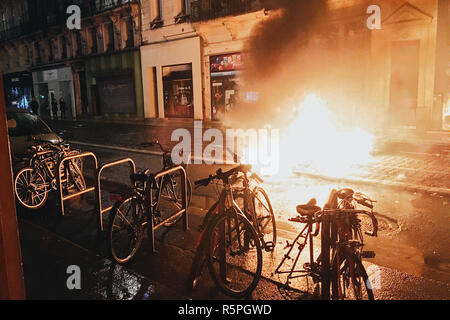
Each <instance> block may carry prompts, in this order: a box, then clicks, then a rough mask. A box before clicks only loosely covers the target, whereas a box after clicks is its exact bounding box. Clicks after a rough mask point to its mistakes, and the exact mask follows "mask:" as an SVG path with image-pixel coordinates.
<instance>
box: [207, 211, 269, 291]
mask: <svg viewBox="0 0 450 320" xmlns="http://www.w3.org/2000/svg"><path fill="white" fill-rule="evenodd" d="M207 236H208V240H207V247H206V258H207V264H208V269H209V272H210V274H211V277H212V279H213V281H214V282H215V283H216V285H217V286H218V287H219V288H220V290H222V292H224V293H225V294H227V295H229V296H231V297H234V298H243V297H247V296H249V295H250V294H251V293H252V292H253V290H254V289H255V288H256V286H257V284H258V282H259V279H260V278H261V271H262V249H261V244H260V242H259V238H258V236H257V234H256V232H255V230H254V228H253V226H252V225H251V224H250V222H249V221H248V220H247V219H246V218H244V217H243V216H241V215H236V214H235V213H229V214H225V215H220V216H218V217H217V218H216V220H215V221H213V223H212V224H211V225H210V227H209V228H208V230H207Z"/></svg>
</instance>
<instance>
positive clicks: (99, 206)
mask: <svg viewBox="0 0 450 320" xmlns="http://www.w3.org/2000/svg"><path fill="white" fill-rule="evenodd" d="M124 163H128V164H129V165H130V172H131V174H135V173H136V164H135V163H134V161H133V159H131V158H124V159H121V160H117V161H113V162H110V163H106V164H104V165H103V166H102V167H101V168H99V169H98V170H97V175H96V177H97V178H96V181H95V189H96V192H95V198H96V199H95V200H96V201H95V203H96V211H97V212H98V228H99V230H100V231H103V214H105V213H107V212H109V211H110V210H111V209H112V208H113V206H109V207H108V208H102V190H101V175H102V172H103V170H105V169H106V168H111V167H114V166H117V165H120V164H124Z"/></svg>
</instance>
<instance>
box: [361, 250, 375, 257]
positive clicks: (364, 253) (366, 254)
mask: <svg viewBox="0 0 450 320" xmlns="http://www.w3.org/2000/svg"><path fill="white" fill-rule="evenodd" d="M361 258H365V259H373V258H375V251H362V252H361Z"/></svg>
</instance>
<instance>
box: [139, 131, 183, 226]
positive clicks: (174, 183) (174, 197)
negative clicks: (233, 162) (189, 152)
mask: <svg viewBox="0 0 450 320" xmlns="http://www.w3.org/2000/svg"><path fill="white" fill-rule="evenodd" d="M140 146H141V147H154V146H157V147H159V149H160V150H161V151H162V153H163V155H162V160H163V167H162V169H161V170H162V171H165V170H168V169H170V168H174V167H176V165H175V164H174V163H173V161H172V154H171V151H169V150H167V149H166V148H164V147H163V146H162V144H161V143H160V142H159V141H158V139H153V141H152V142H143V143H141V144H140ZM181 166H182V167H183V168H184V169H185V170H186V165H185V164H182V165H181ZM163 179H165V181H163V182H162V183H163V186H164V188H163V190H162V194H161V196H162V197H163V198H164V199H166V200H169V201H172V202H173V203H174V204H175V205H176V206H177V207H178V209H181V205H182V203H181V200H182V195H181V188H179V186H180V185H181V183H182V182H181V175H180V174H179V172H176V173H174V174H171V175H169V176H164V177H163ZM186 183H187V185H186V186H187V206H188V207H189V205H190V203H191V198H192V184H191V181H190V180H189V178H186ZM177 222H178V219H175V220H173V221H171V222H170V223H166V227H170V226H172V225H174V224H176V223H177Z"/></svg>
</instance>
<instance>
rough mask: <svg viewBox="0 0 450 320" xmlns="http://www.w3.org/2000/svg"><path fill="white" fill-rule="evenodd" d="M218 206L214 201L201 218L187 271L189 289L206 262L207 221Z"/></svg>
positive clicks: (196, 280) (197, 278) (210, 219)
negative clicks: (193, 252) (193, 254)
mask: <svg viewBox="0 0 450 320" xmlns="http://www.w3.org/2000/svg"><path fill="white" fill-rule="evenodd" d="M218 206H219V201H217V202H215V203H214V204H213V205H212V206H211V208H209V210H208V212H207V213H206V215H205V218H204V219H203V223H202V226H201V229H202V230H201V234H200V236H199V238H198V240H197V244H196V251H195V256H194V260H193V261H192V265H191V270H190V271H189V276H188V281H187V286H188V289H189V290H192V289H194V288H195V286H196V285H197V282H198V280H199V278H200V275H201V273H202V271H203V268H204V267H205V264H206V251H205V248H206V245H207V239H206V238H207V236H206V234H207V232H206V230H207V229H208V223H209V221H212V219H213V218H214V216H213V215H214V214H217V209H218Z"/></svg>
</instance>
